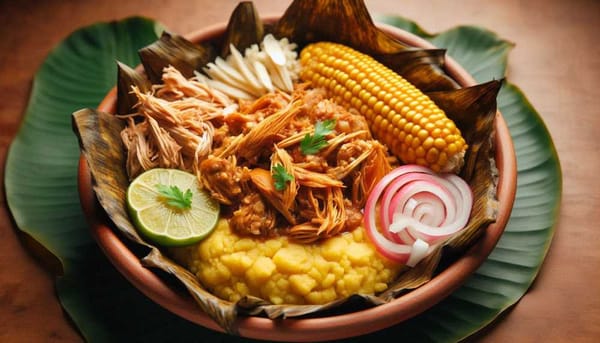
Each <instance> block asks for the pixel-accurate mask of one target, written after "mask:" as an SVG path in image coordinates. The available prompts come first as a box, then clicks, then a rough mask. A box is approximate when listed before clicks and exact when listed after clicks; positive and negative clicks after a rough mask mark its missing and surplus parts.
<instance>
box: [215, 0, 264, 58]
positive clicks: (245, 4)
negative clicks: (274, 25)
mask: <svg viewBox="0 0 600 343" xmlns="http://www.w3.org/2000/svg"><path fill="white" fill-rule="evenodd" d="M264 31H265V30H264V25H263V22H262V21H261V19H260V16H259V14H258V11H257V10H256V7H254V4H253V3H252V2H251V1H242V2H240V3H239V5H237V7H236V8H235V9H234V10H233V13H231V17H230V19H229V22H228V23H227V30H226V31H225V37H224V40H223V43H221V57H226V56H229V55H230V54H231V51H230V48H229V47H230V44H232V45H233V46H235V47H236V48H237V49H238V50H241V51H244V50H245V49H246V48H247V47H249V46H250V45H252V44H257V43H260V42H261V41H262V39H263V36H264Z"/></svg>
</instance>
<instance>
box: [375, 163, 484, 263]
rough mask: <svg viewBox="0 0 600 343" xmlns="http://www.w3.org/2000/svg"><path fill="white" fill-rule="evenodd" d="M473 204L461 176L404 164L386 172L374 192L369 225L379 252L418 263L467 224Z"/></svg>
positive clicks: (394, 258) (402, 260) (392, 257)
mask: <svg viewBox="0 0 600 343" xmlns="http://www.w3.org/2000/svg"><path fill="white" fill-rule="evenodd" d="M377 204H380V208H379V212H377ZM472 205H473V195H472V193H471V189H470V188H469V185H468V184H467V183H466V182H465V181H464V180H462V179H461V178H460V177H458V176H456V175H454V174H436V173H435V172H433V171H432V170H430V169H428V168H425V167H421V166H417V165H405V166H401V167H398V168H396V169H394V170H392V171H391V172H390V173H389V174H387V175H386V176H384V177H383V178H382V179H381V180H380V181H379V182H378V183H377V185H375V187H374V188H373V190H372V192H371V194H369V197H368V199H367V203H366V206H365V209H364V214H365V215H364V221H365V228H366V229H367V235H368V236H369V238H370V239H371V240H372V241H373V244H374V245H375V247H376V249H377V250H378V251H379V253H381V254H382V255H383V256H386V257H387V258H389V259H391V260H394V261H397V262H399V263H405V264H406V265H408V266H410V267H413V266H415V265H416V264H417V263H418V262H419V261H421V260H422V259H423V258H425V257H426V256H427V255H428V254H429V253H430V252H431V251H433V249H434V248H435V247H436V246H437V245H439V244H441V243H442V242H443V241H444V240H446V239H447V238H449V237H450V236H452V235H454V234H456V233H457V232H459V231H460V230H462V229H463V228H464V227H465V225H466V224H467V223H468V221H469V216H470V214H471V208H472ZM377 214H379V215H377ZM377 219H379V223H377ZM378 224H379V225H380V226H381V230H379V229H378Z"/></svg>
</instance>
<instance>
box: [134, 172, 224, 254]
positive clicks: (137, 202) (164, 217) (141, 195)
mask: <svg viewBox="0 0 600 343" xmlns="http://www.w3.org/2000/svg"><path fill="white" fill-rule="evenodd" d="M169 192H170V193H169ZM127 207H128V209H129V214H130V215H131V218H132V220H133V222H134V224H135V226H136V228H137V230H138V232H139V233H140V234H141V235H142V236H144V237H146V238H147V239H149V240H151V241H153V242H155V243H157V244H160V245H164V246H182V245H189V244H193V243H196V242H198V241H200V240H201V239H202V238H204V237H206V236H207V235H208V234H209V233H210V232H211V231H212V230H213V229H214V228H215V225H216V223H217V220H218V219H219V209H220V206H219V203H218V202H217V201H216V200H215V199H214V198H212V197H211V196H210V194H209V193H208V192H207V191H205V190H203V189H201V188H200V186H199V183H198V179H197V178H196V176H195V175H192V174H190V173H187V172H184V171H181V170H177V169H162V168H156V169H150V170H148V171H146V172H144V173H143V174H141V175H139V176H138V177H137V178H135V179H134V180H133V182H132V183H131V184H130V185H129V188H128V189H127Z"/></svg>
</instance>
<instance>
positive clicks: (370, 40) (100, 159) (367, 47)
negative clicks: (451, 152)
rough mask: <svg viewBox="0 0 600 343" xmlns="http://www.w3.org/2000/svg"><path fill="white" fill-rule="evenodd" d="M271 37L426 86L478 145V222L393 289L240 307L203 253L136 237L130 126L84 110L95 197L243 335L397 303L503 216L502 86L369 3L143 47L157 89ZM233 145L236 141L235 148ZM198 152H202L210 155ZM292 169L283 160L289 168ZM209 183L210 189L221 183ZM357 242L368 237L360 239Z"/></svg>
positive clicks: (131, 82) (467, 174)
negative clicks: (246, 326)
mask: <svg viewBox="0 0 600 343" xmlns="http://www.w3.org/2000/svg"><path fill="white" fill-rule="evenodd" d="M263 30H264V31H263ZM265 33H270V34H273V35H274V36H276V37H279V38H283V37H286V38H288V39H289V41H290V42H293V43H296V44H298V46H299V48H300V49H301V48H302V47H304V46H305V45H307V44H308V43H311V42H317V41H332V42H338V43H343V44H345V45H348V46H350V47H354V48H356V49H357V50H360V51H363V52H365V53H368V54H370V55H372V56H373V57H375V58H376V59H377V60H379V61H380V62H382V63H383V64H385V65H387V66H388V67H389V68H391V69H393V70H395V71H396V72H397V73H399V74H400V75H403V76H405V78H406V79H408V80H409V81H411V82H413V83H414V84H416V85H418V86H419V87H422V89H423V90H424V91H426V92H427V94H428V95H429V96H430V97H431V99H433V100H434V101H435V102H436V103H437V104H438V106H440V108H442V109H443V110H444V111H445V112H446V113H447V115H448V116H449V117H450V118H451V119H453V120H454V121H455V122H456V125H457V126H458V127H459V128H460V130H461V131H462V132H463V134H464V137H465V139H466V141H467V144H468V145H469V148H468V150H467V152H466V157H465V160H466V162H465V166H464V168H463V170H462V173H461V176H462V177H463V178H464V179H465V180H467V181H468V182H469V184H470V186H471V188H472V190H473V194H474V204H473V209H472V212H471V216H470V220H469V223H468V224H467V227H466V229H465V230H463V231H461V233H460V234H458V235H456V236H454V237H453V238H452V239H451V240H449V241H448V242H446V244H442V245H440V246H438V247H437V248H436V249H435V250H434V251H433V252H432V253H431V254H429V255H428V256H427V257H425V258H424V259H423V260H421V262H420V263H418V264H416V265H415V266H414V267H412V268H409V267H406V266H399V267H397V268H396V267H390V268H391V269H390V270H393V272H394V273H397V277H395V278H394V279H393V280H391V282H390V283H389V285H388V286H387V287H386V289H385V290H382V291H378V292H370V293H364V294H363V293H360V292H359V293H356V294H348V296H345V297H342V298H337V299H333V300H331V301H325V302H321V304H318V305H289V304H288V303H286V302H285V301H284V302H283V303H280V304H276V302H274V301H271V300H273V299H276V298H273V297H271V298H269V299H266V298H259V297H256V296H244V297H242V298H240V299H238V300H237V301H226V300H223V299H221V298H219V297H218V296H216V295H215V294H213V293H212V292H209V291H207V290H206V288H205V286H204V285H203V284H201V282H200V281H199V280H198V278H197V277H196V275H194V273H192V272H190V271H189V270H188V269H186V268H184V266H182V265H181V264H179V263H178V262H176V261H182V260H184V259H185V256H187V255H188V254H189V253H190V251H191V250H190V249H193V248H171V249H165V248H162V247H159V246H157V245H156V244H153V243H152V242H149V241H147V240H145V239H144V238H143V237H141V236H140V235H139V234H138V233H137V231H136V230H135V227H134V225H133V223H132V221H131V219H130V218H129V216H128V212H127V204H126V199H125V192H126V189H127V187H128V185H129V175H127V174H128V173H127V170H126V164H127V161H126V160H127V156H126V153H125V147H124V143H123V140H122V137H121V131H122V130H123V128H124V127H125V125H126V124H125V123H124V121H123V120H122V119H121V118H118V117H117V116H114V115H113V114H108V113H103V112H99V111H95V110H91V109H84V110H80V111H78V112H76V113H74V115H73V125H74V130H75V132H76V134H77V135H78V137H79V140H80V146H81V150H82V153H83V155H84V157H85V159H86V160H87V162H88V165H89V169H90V172H91V174H92V180H93V189H94V192H95V193H96V196H97V198H98V200H99V203H100V205H101V206H102V208H103V209H104V210H105V211H106V213H107V214H108V216H109V217H110V219H111V221H112V222H113V223H114V225H115V229H117V230H119V231H120V232H122V233H124V234H125V236H126V237H127V238H128V239H130V240H132V241H133V242H136V243H138V244H141V245H142V246H145V247H147V248H148V249H149V254H148V255H147V256H145V257H144V258H143V262H144V263H145V264H146V265H147V266H151V267H156V268H160V269H162V270H164V271H166V272H168V273H171V274H173V275H174V276H176V277H177V278H178V279H179V280H180V281H181V282H182V283H183V284H184V285H185V286H186V288H187V289H188V290H189V292H190V294H191V295H192V297H193V298H194V299H195V301H196V302H197V303H198V305H199V306H200V308H202V310H203V311H205V312H206V313H207V314H209V315H210V316H211V317H212V318H213V319H214V320H215V321H216V322H217V323H219V324H220V325H221V326H222V327H223V328H224V329H225V330H226V331H228V332H231V333H235V332H236V327H235V320H236V318H237V316H240V315H266V316H268V317H270V318H287V317H295V316H303V315H308V314H311V315H315V316H318V315H326V314H330V313H338V312H345V311H352V310H356V309H360V308H365V307H369V306H377V305H379V304H382V303H386V302H389V301H391V300H393V299H395V298H396V297H398V296H401V295H402V294H404V293H406V292H409V291H410V290H411V289H414V288H416V287H419V286H421V285H423V284H424V283H426V282H427V281H429V280H430V279H431V278H432V277H433V276H434V275H435V273H436V272H438V271H439V270H440V267H441V266H442V267H443V266H445V265H447V263H449V262H448V261H450V260H451V259H452V258H454V257H455V256H456V254H459V253H461V252H462V251H464V250H465V249H467V248H468V247H469V246H471V245H472V244H473V243H474V242H475V241H476V240H477V238H478V237H479V236H480V235H481V233H482V232H483V231H482V229H484V228H485V227H486V226H487V225H488V224H489V223H492V222H494V220H495V218H496V212H497V200H496V187H497V170H496V166H495V161H494V146H493V140H492V136H493V124H494V116H495V114H496V100H495V99H496V95H497V92H498V90H499V88H500V85H501V82H500V81H491V82H489V83H486V84H482V85H478V86H474V87H469V88H459V87H458V84H457V83H456V81H454V80H452V78H451V77H449V76H448V75H447V74H446V73H445V72H444V69H443V66H444V58H443V55H444V53H443V51H442V50H424V49H418V48H415V47H409V46H407V45H406V44H404V43H402V42H399V41H397V40H396V39H394V38H393V37H390V36H389V35H387V34H386V33H384V32H383V31H381V30H380V29H378V28H377V27H376V26H375V25H374V23H373V21H372V19H371V17H370V15H369V13H368V11H367V9H366V6H365V4H364V3H363V2H362V1H360V0H351V1H342V0H320V1H310V2H308V1H300V0H296V1H293V3H292V4H291V5H290V7H289V8H288V9H287V11H286V12H285V14H284V15H283V17H281V19H280V20H279V21H278V22H276V23H274V24H273V25H272V26H270V27H268V28H265V27H263V26H262V24H261V23H260V20H259V17H258V14H257V13H256V10H255V9H254V6H253V5H252V4H251V3H248V2H245V3H242V4H240V5H239V6H238V7H237V8H236V10H235V11H234V13H233V14H232V16H231V18H230V22H229V25H228V29H227V33H226V35H225V36H224V37H221V39H217V40H214V41H212V42H204V43H201V44H195V43H191V42H188V41H185V40H184V39H183V38H181V37H179V36H176V35H170V34H165V35H163V37H161V39H160V40H159V41H158V42H156V43H155V44H153V45H151V46H149V47H147V48H145V49H142V51H140V55H141V57H142V61H143V65H144V68H145V72H146V74H147V75H148V78H149V79H150V81H151V82H152V83H155V84H158V83H161V82H162V79H161V75H163V71H164V69H165V67H167V66H168V65H172V66H174V67H175V68H176V69H179V70H180V71H181V73H182V74H183V75H184V76H186V77H191V76H193V75H194V72H195V71H198V72H200V71H202V69H203V67H205V65H206V64H207V63H209V62H212V61H213V58H214V56H215V54H214V51H219V52H221V53H222V54H225V53H227V52H228V49H229V48H228V46H229V44H230V43H232V44H233V45H234V46H237V48H238V49H243V47H244V46H247V45H251V44H254V43H257V40H260V39H262V37H263V36H264V34H265ZM121 74H122V77H120V80H119V82H120V83H119V88H121V89H126V88H128V87H131V86H136V88H138V89H147V88H142V87H147V84H146V83H145V81H143V78H140V77H139V75H136V74H132V73H131V72H130V71H128V70H127V68H123V71H122V72H121V73H120V75H121ZM142 92H143V91H142ZM141 96H144V95H143V94H142V95H141ZM119 97H120V99H119V100H118V104H119V109H118V110H119V111H122V112H121V114H125V113H128V112H130V111H131V106H132V100H131V99H129V98H128V97H129V94H128V93H126V92H120V93H119ZM115 110H116V109H115ZM233 117H234V118H235V116H233ZM257 126H259V125H257ZM178 134H181V133H180V132H178ZM272 136H274V135H272ZM272 136H269V139H271V138H272ZM269 139H267V140H265V141H267V143H269V145H271V143H272V141H271V140H269ZM233 143H235V140H234V141H232V144H233ZM261 144H262V143H261ZM188 150H189V149H188ZM191 150H192V151H194V153H198V154H201V153H200V152H199V151H200V149H195V150H194V149H191ZM233 150H234V149H233V148H232V149H224V150H222V151H220V154H221V156H224V157H225V158H223V159H222V160H221V162H222V163H226V161H227V160H226V157H227V155H228V154H230V153H231V152H232V151H233ZM198 156H200V157H198V159H200V158H206V155H198ZM283 157H285V156H283ZM283 157H282V156H281V155H278V156H276V157H275V158H276V159H279V160H280V161H285V158H283ZM194 158H196V155H194ZM284 164H285V163H284V162H282V164H281V165H284ZM115 166H121V168H115ZM267 174H268V172H267ZM256 175H258V176H261V175H263V174H256ZM256 175H255V176H256ZM288 181H289V180H288ZM207 186H208V187H209V188H210V186H211V185H207ZM267 219H268V218H267V217H265V218H262V219H261V220H263V221H267ZM213 235H215V236H217V235H216V234H213ZM219 235H222V233H219ZM350 236H352V235H350ZM212 237H213V236H210V237H209V238H208V239H212ZM356 237H359V236H358V235H357V236H356ZM215 239H216V238H215ZM352 239H356V240H359V239H363V238H362V236H360V237H359V238H352ZM342 243H343V242H342ZM350 243H352V244H355V243H362V242H350ZM350 243H347V242H346V243H343V244H350ZM265 245H266V244H265ZM338 250H339V249H338ZM342 250H344V249H342ZM236 266H237V265H236ZM246 268H249V266H246ZM386 268H387V267H386ZM394 268H396V269H394ZM264 270H265V269H260V270H259V271H260V272H262V271H264ZM301 281H302V280H300V281H299V282H298V283H296V284H294V285H295V287H302V286H303V285H306V282H304V283H303V282H301ZM265 282H266V280H265ZM282 282H283V281H282ZM286 282H288V281H287V280H286ZM292 282H293V280H292Z"/></svg>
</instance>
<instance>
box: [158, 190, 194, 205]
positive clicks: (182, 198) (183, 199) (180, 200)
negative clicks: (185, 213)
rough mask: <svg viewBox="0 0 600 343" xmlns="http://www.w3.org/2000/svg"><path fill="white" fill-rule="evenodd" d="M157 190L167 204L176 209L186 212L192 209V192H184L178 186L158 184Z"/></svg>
mask: <svg viewBox="0 0 600 343" xmlns="http://www.w3.org/2000/svg"><path fill="white" fill-rule="evenodd" d="M156 189H157V190H158V193H159V194H160V196H161V198H163V199H164V200H165V203H166V204H167V205H169V206H172V207H174V208H178V209H180V210H184V209H186V208H191V207H192V190H190V189H187V190H186V191H185V192H182V191H181V189H179V187H177V186H167V185H163V184H157V185H156Z"/></svg>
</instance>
